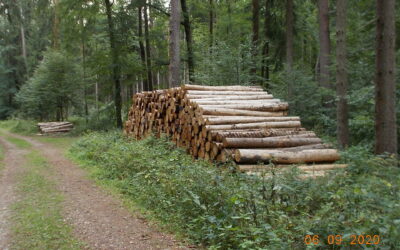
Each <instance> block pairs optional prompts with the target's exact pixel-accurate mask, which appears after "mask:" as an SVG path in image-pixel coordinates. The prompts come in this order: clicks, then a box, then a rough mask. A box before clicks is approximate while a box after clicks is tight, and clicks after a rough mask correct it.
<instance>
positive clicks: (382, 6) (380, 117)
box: [375, 0, 397, 154]
mask: <svg viewBox="0 0 400 250" xmlns="http://www.w3.org/2000/svg"><path fill="white" fill-rule="evenodd" d="M376 15H377V18H376V75H375V153H376V154H382V153H384V152H387V153H391V154H397V131H396V129H397V128H396V78H395V68H396V53H395V41H396V30H395V0H386V1H381V0H376Z"/></svg>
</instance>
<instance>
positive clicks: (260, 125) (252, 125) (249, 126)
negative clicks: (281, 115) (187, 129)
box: [205, 121, 301, 130]
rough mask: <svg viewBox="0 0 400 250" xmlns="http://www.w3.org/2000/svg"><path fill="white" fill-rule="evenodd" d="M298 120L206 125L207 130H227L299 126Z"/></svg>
mask: <svg viewBox="0 0 400 250" xmlns="http://www.w3.org/2000/svg"><path fill="white" fill-rule="evenodd" d="M300 126H301V123H300V122H299V121H287V122H255V123H238V124H228V125H206V126H205V127H206V129H207V130H228V129H254V128H299V127H300Z"/></svg>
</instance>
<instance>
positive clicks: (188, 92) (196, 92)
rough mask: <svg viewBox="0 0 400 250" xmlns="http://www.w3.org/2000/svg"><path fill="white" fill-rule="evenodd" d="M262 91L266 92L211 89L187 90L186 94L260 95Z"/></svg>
mask: <svg viewBox="0 0 400 250" xmlns="http://www.w3.org/2000/svg"><path fill="white" fill-rule="evenodd" d="M260 93H265V92H259V91H253V90H251V91H218V90H215V91H214V90H211V91H199V90H187V91H186V94H188V95H231V96H234V95H241V96H243V95H259V94H260Z"/></svg>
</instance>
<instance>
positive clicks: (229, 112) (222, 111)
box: [199, 107, 287, 117]
mask: <svg viewBox="0 0 400 250" xmlns="http://www.w3.org/2000/svg"><path fill="white" fill-rule="evenodd" d="M199 113H200V115H220V116H238V115H241V116H261V117H276V116H285V115H286V114H287V112H285V111H283V112H260V111H250V110H237V109H227V108H208V107H201V108H199Z"/></svg>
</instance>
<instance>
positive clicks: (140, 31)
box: [138, 5, 149, 91]
mask: <svg viewBox="0 0 400 250" xmlns="http://www.w3.org/2000/svg"><path fill="white" fill-rule="evenodd" d="M142 9H143V6H141V5H140V6H138V35H139V49H140V59H141V61H142V67H143V69H145V71H142V82H143V90H145V91H149V84H148V81H147V64H146V51H145V48H144V44H143V19H142V18H143V15H142ZM144 72H146V73H144Z"/></svg>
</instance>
